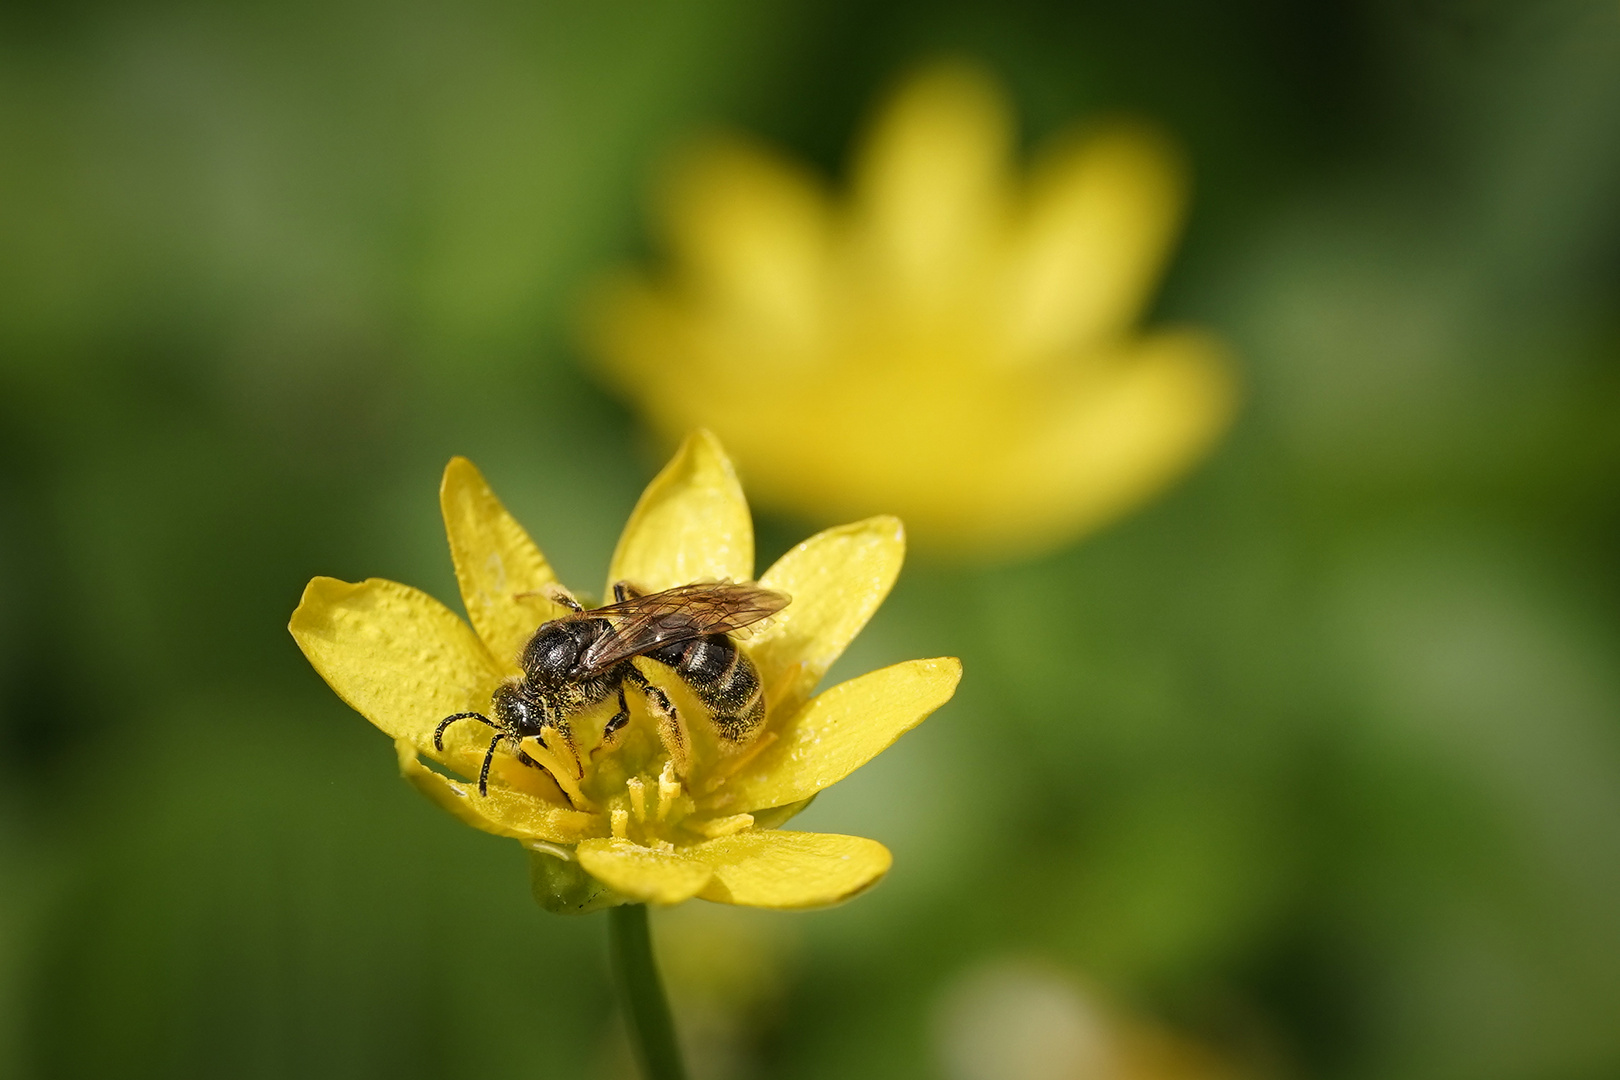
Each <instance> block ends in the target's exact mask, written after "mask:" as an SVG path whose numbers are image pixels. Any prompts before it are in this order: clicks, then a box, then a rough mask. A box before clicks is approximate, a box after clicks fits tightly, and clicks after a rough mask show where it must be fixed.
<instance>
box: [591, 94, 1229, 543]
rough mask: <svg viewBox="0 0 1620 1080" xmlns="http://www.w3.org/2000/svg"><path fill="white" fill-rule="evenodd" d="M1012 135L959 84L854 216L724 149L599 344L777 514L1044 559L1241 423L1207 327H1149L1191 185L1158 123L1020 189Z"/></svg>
mask: <svg viewBox="0 0 1620 1080" xmlns="http://www.w3.org/2000/svg"><path fill="white" fill-rule="evenodd" d="M1012 127H1013V121H1012V117H1011V114H1010V110H1009V107H1008V105H1007V104H1006V102H1005V100H1004V98H1003V96H1002V94H1001V93H1000V91H999V89H998V87H997V86H996V85H995V84H994V83H993V82H992V81H991V80H990V79H989V78H988V77H986V76H985V75H984V74H982V73H981V72H979V71H977V70H976V69H973V68H969V67H963V66H954V65H952V66H941V67H936V68H932V69H928V70H926V71H924V72H923V73H921V74H920V75H918V76H917V77H915V78H913V79H912V80H911V81H909V82H907V83H906V84H905V85H904V86H902V88H901V89H900V90H899V92H898V93H897V95H896V96H895V98H894V99H893V100H892V101H891V102H890V103H889V104H888V106H887V107H886V108H885V109H884V110H883V111H882V112H881V114H880V115H879V116H878V118H877V122H876V124H875V126H874V127H873V129H872V131H871V132H870V133H869V135H868V137H867V139H866V142H865V144H864V146H863V148H862V149H861V152H860V154H859V156H858V159H857V161H856V167H855V177H854V190H853V193H852V195H851V197H850V199H849V200H848V202H847V204H843V205H839V204H838V203H837V202H835V200H834V199H833V198H832V197H831V196H830V194H829V193H828V192H827V191H826V190H825V188H824V186H823V185H822V184H821V183H819V182H818V180H817V179H816V178H815V177H814V176H812V175H811V174H810V173H809V172H808V171H807V170H805V169H803V168H801V167H799V166H797V165H795V164H793V163H792V162H790V161H786V160H783V159H782V158H780V157H778V156H776V155H774V154H772V153H771V152H769V151H767V150H765V149H762V148H760V147H757V146H754V145H752V144H750V143H748V142H746V141H742V140H738V139H725V140H715V141H711V142H709V143H708V144H706V145H702V146H699V147H695V148H693V149H692V151H691V152H690V153H688V154H687V155H686V156H685V157H684V159H683V160H681V161H680V162H679V163H678V165H677V167H676V168H675V169H674V171H673V172H672V174H671V176H670V177H669V180H668V182H667V183H666V184H665V185H664V186H663V189H662V192H661V196H662V199H661V203H660V206H659V209H660V216H661V218H662V222H663V225H664V227H665V230H666V233H667V241H668V247H669V250H670V253H671V257H672V262H673V266H672V268H671V270H670V272H669V273H668V274H666V275H664V276H662V277H654V276H649V275H646V274H642V273H639V272H635V271H625V272H623V273H622V274H620V275H619V276H618V277H616V278H614V279H612V280H610V281H609V282H607V283H605V285H604V287H603V289H602V290H601V292H600V293H599V294H598V295H597V297H596V302H595V303H594V305H592V307H591V309H590V312H589V315H588V318H587V334H588V337H589V341H590V344H591V346H592V348H593V350H594V352H595V353H596V354H597V355H598V356H599V357H600V360H601V361H602V363H603V365H604V366H605V368H606V370H607V371H608V372H609V373H610V375H611V376H612V377H613V378H614V379H615V380H616V381H617V382H618V383H619V385H620V386H621V387H622V388H623V390H624V392H625V393H626V394H627V395H628V396H630V397H632V398H633V399H635V401H636V402H637V403H638V404H639V406H640V407H641V408H642V409H643V410H644V411H645V413H646V414H647V416H648V417H649V418H650V420H651V421H652V423H653V424H654V425H655V426H656V427H657V428H659V429H660V431H661V432H663V433H664V434H665V435H667V436H670V437H674V436H675V435H678V433H679V432H682V431H685V430H688V429H690V428H692V427H694V426H698V425H704V426H708V427H711V428H713V429H714V430H715V431H716V432H718V433H719V434H720V435H721V437H722V438H724V439H725V440H726V443H727V445H728V446H730V447H731V448H732V450H733V451H734V452H735V453H736V454H737V456H738V459H739V461H740V462H741V463H742V465H743V467H744V470H745V472H746V473H747V475H748V478H749V484H750V487H751V488H752V489H753V491H754V493H755V497H756V499H757V500H759V501H761V502H764V503H766V504H768V505H771V506H773V507H777V508H780V509H785V510H788V511H791V512H796V513H800V514H804V515H807V516H809V517H810V518H812V519H815V520H829V519H830V520H838V519H840V518H846V517H852V516H858V515H861V514H868V513H873V512H876V511H877V510H889V511H893V512H896V513H899V514H900V515H901V516H903V517H904V518H905V520H906V522H907V524H908V526H909V527H910V528H911V530H912V532H913V535H914V536H916V537H918V538H919V539H920V540H921V541H923V542H925V543H928V544H930V545H932V546H935V547H939V548H946V549H955V550H957V551H959V552H962V553H977V554H1003V553H1008V552H1019V551H1032V550H1037V549H1040V548H1042V547H1048V546H1051V545H1054V544H1058V543H1061V542H1063V541H1065V540H1068V539H1071V538H1073V537H1075V536H1077V535H1079V534H1081V533H1084V532H1086V531H1088V530H1091V529H1095V528H1097V527H1099V526H1101V525H1103V524H1105V523H1106V522H1108V521H1110V520H1111V519H1113V518H1116V517H1118V516H1119V515H1121V514H1123V513H1125V512H1126V511H1128V510H1130V509H1132V508H1133V507H1135V506H1136V505H1138V504H1139V503H1141V502H1143V501H1144V500H1146V499H1147V498H1149V497H1150V496H1152V495H1154V494H1155V493H1157V492H1158V491H1160V490H1161V489H1162V488H1164V487H1165V486H1166V485H1167V484H1168V483H1169V482H1170V481H1171V480H1173V479H1174V478H1175V477H1177V476H1178V475H1180V474H1181V473H1182V472H1184V471H1185V470H1186V469H1187V468H1188V467H1189V466H1190V465H1191V464H1192V463H1193V462H1194V461H1196V460H1197V459H1198V458H1199V457H1200V456H1201V455H1202V454H1204V453H1205V451H1206V450H1207V449H1208V448H1209V446H1210V445H1211V443H1212V442H1213V441H1214V440H1215V438H1216V437H1217V436H1218V435H1220V434H1221V432H1222V431H1223V430H1224V429H1225V428H1226V426H1227V424H1228V422H1229V420H1230V417H1231V414H1232V411H1233V404H1234V386H1233V376H1232V372H1231V368H1230V366H1229V364H1228V362H1227V360H1226V357H1225V354H1224V352H1223V350H1222V348H1221V347H1220V346H1219V344H1218V343H1217V342H1215V341H1214V340H1213V339H1212V338H1211V337H1210V336H1209V335H1207V334H1205V333H1202V332H1199V331H1196V330H1192V329H1185V328H1181V329H1167V330H1155V331H1151V332H1140V331H1138V330H1137V329H1136V328H1135V323H1136V321H1137V319H1138V318H1139V317H1140V315H1141V313H1142V309H1143V307H1144V306H1145V305H1146V303H1147V301H1148V300H1149V298H1150V297H1151V296H1152V293H1153V290H1154V288H1155V286H1156V284H1157V282H1158V279H1159V276H1160V272H1161V270H1162V267H1163V265H1164V262H1165V259H1166V256H1167V253H1168V250H1169V247H1170V245H1171V243H1172V241H1173V240H1174V238H1175V235H1176V234H1177V232H1178V229H1179V224H1180V219H1181V214H1182V208H1183V204H1184V202H1185V192H1184V183H1183V176H1182V171H1181V168H1180V166H1179V163H1178V160H1177V157H1176V155H1175V154H1174V152H1173V151H1172V148H1171V147H1170V146H1168V145H1167V144H1166V142H1165V141H1164V140H1163V139H1162V138H1161V137H1159V136H1157V135H1155V134H1154V133H1152V132H1150V131H1148V130H1146V129H1144V128H1141V127H1136V126H1115V127H1113V128H1109V129H1106V130H1097V131H1094V132H1093V133H1091V134H1090V135H1089V136H1086V137H1078V136H1071V137H1065V138H1061V139H1058V140H1056V141H1055V142H1054V143H1053V144H1052V145H1051V146H1049V147H1048V148H1047V149H1046V151H1045V152H1044V153H1043V155H1042V156H1041V160H1040V162H1039V163H1038V164H1037V166H1036V167H1035V169H1034V170H1033V172H1032V174H1031V175H1030V176H1029V177H1028V178H1027V179H1026V178H1024V177H1021V176H1017V175H1014V173H1013V170H1012V167H1011V152H1010V143H1011V140H1012Z"/></svg>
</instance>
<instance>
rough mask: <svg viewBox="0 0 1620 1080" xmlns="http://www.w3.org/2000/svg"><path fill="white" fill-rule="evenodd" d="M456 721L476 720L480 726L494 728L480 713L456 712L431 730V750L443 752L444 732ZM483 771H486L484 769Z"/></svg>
mask: <svg viewBox="0 0 1620 1080" xmlns="http://www.w3.org/2000/svg"><path fill="white" fill-rule="evenodd" d="M457 720H477V721H478V722H479V723H480V724H484V725H487V726H488V727H494V726H495V723H494V721H492V720H491V719H490V718H489V717H487V716H485V715H484V714H483V713H481V712H458V713H456V714H455V715H454V716H447V717H445V718H444V719H443V720H440V721H439V726H438V727H436V728H434V729H433V748H434V749H435V750H438V751H439V752H440V753H443V752H444V732H445V729H446V728H448V727H449V726H450V725H451V724H453V723H455V722H456V721H457ZM485 771H486V772H487V771H488V768H487V767H486V769H485Z"/></svg>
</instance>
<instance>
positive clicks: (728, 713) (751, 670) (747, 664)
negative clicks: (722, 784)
mask: <svg viewBox="0 0 1620 1080" xmlns="http://www.w3.org/2000/svg"><path fill="white" fill-rule="evenodd" d="M646 655H647V657H648V658H649V659H652V660H657V661H658V662H659V663H661V664H668V665H669V666H670V667H672V668H674V669H675V673H676V674H677V675H679V676H680V677H681V678H682V679H684V680H685V681H686V684H687V685H688V686H690V687H691V688H692V693H693V694H695V695H696V696H697V699H698V700H699V701H701V702H702V703H703V704H704V706H706V707H707V708H708V710H709V714H710V716H711V717H712V718H713V720H714V726H715V728H716V729H717V730H718V731H719V733H720V736H721V738H723V739H726V740H727V741H728V742H744V741H746V740H747V739H748V737H749V736H751V735H752V734H753V733H754V732H755V731H757V730H758V729H759V726H760V724H761V723H763V722H764V720H765V688H764V686H763V685H761V682H760V678H759V670H758V669H757V668H755V667H754V664H753V662H752V661H751V660H749V659H748V657H746V656H744V655H743V651H742V650H741V649H739V648H738V647H737V644H736V642H734V641H732V640H731V638H729V637H727V636H726V635H725V634H713V635H710V636H708V637H700V638H693V639H692V640H691V641H682V642H676V643H674V644H670V645H666V646H664V647H663V648H661V649H655V650H653V651H652V652H649V653H647V654H646Z"/></svg>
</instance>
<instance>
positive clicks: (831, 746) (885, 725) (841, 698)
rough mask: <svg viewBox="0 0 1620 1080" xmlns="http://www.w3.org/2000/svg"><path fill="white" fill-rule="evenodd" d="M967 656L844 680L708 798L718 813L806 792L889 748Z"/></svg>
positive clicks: (943, 694) (934, 703)
mask: <svg viewBox="0 0 1620 1080" xmlns="http://www.w3.org/2000/svg"><path fill="white" fill-rule="evenodd" d="M961 678H962V662H961V661H960V660H957V659H954V658H951V657H944V658H940V659H935V660H910V661H907V662H906V663H903V664H895V665H894V666H893V667H886V668H883V669H882V670H879V671H873V672H869V673H867V674H865V675H862V676H860V677H859V678H856V679H851V680H849V681H848V682H845V683H839V684H838V685H837V686H835V687H833V688H832V689H831V690H828V691H826V692H825V693H823V694H820V695H818V696H817V697H815V698H813V699H812V700H811V701H810V703H809V704H807V705H806V706H805V707H804V708H803V709H801V710H799V712H798V714H797V715H795V716H793V717H792V718H791V719H789V720H788V721H787V722H786V723H785V724H783V725H782V727H781V728H780V729H778V730H777V732H776V734H777V736H778V737H777V740H776V741H775V742H774V743H772V744H771V745H769V746H767V747H766V748H765V749H764V750H763V751H761V752H760V754H759V756H758V757H756V758H754V760H752V761H750V762H749V763H748V764H747V765H745V766H744V767H743V768H742V769H741V770H740V771H739V772H738V773H737V775H736V776H733V777H731V778H730V779H729V780H727V781H726V782H725V784H724V786H723V787H721V788H720V789H719V790H718V791H716V792H715V793H714V795H713V796H711V797H710V798H709V799H708V804H709V807H710V808H712V809H714V810H717V811H722V810H723V811H726V812H737V811H749V810H757V809H762V808H765V807H771V806H781V805H782V804H783V803H790V802H794V801H796V800H798V799H804V798H808V797H809V796H811V795H814V794H815V793H816V792H818V791H820V790H821V789H822V788H824V787H827V786H828V785H831V784H836V783H837V782H838V781H840V780H842V779H843V778H844V777H846V776H848V775H849V774H850V773H852V772H854V771H855V770H856V769H858V768H860V767H861V766H862V765H865V764H866V763H867V762H868V761H870V760H872V759H873V758H874V757H876V756H877V755H878V754H880V753H882V752H883V751H884V750H886V749H888V747H889V746H890V744H892V743H893V742H894V740H896V739H898V738H899V737H900V736H901V735H903V734H905V733H906V732H907V731H910V730H911V729H912V728H914V727H916V726H917V725H918V724H920V723H922V721H923V719H924V718H926V717H927V716H928V714H929V713H931V712H933V711H934V710H935V709H937V708H939V707H940V706H941V705H943V704H945V702H947V701H949V700H950V698H951V695H952V694H953V693H955V692H956V684H957V682H958V681H959V680H960V679H961Z"/></svg>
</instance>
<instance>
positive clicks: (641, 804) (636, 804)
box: [624, 776, 647, 821]
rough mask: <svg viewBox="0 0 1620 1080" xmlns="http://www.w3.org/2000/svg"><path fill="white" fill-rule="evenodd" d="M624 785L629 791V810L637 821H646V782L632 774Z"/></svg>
mask: <svg viewBox="0 0 1620 1080" xmlns="http://www.w3.org/2000/svg"><path fill="white" fill-rule="evenodd" d="M624 786H625V787H626V788H628V789H629V791H630V812H631V813H633V814H635V816H636V820H637V821H646V820H647V782H646V781H645V780H643V779H642V778H641V777H639V776H632V777H631V778H630V779H629V780H627V781H625V785H624Z"/></svg>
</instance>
